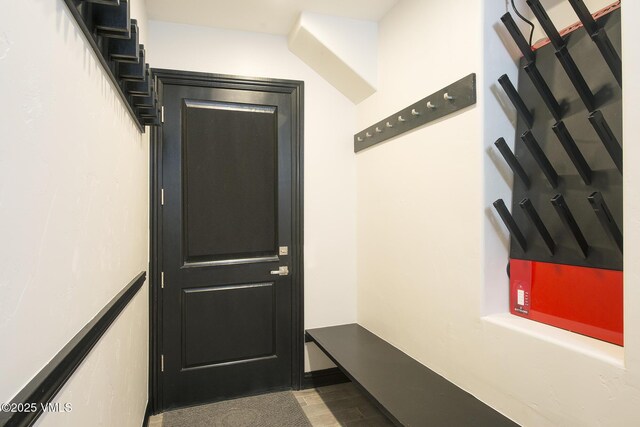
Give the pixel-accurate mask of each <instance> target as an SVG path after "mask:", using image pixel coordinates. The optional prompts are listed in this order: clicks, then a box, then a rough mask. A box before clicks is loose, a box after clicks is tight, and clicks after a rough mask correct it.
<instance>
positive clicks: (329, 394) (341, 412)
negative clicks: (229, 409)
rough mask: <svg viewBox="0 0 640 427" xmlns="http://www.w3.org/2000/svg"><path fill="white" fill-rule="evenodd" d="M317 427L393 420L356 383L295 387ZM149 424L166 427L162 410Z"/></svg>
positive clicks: (382, 425)
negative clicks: (310, 387)
mask: <svg viewBox="0 0 640 427" xmlns="http://www.w3.org/2000/svg"><path fill="white" fill-rule="evenodd" d="M293 395H294V396H295V398H296V399H297V400H298V403H299V404H300V406H301V407H302V410H303V411H304V413H305V415H306V416H307V418H309V421H310V422H311V424H312V425H313V426H314V427H336V426H344V427H392V426H393V424H392V423H391V421H389V420H388V419H387V418H386V417H385V416H384V415H383V414H382V413H381V412H380V411H379V410H378V409H377V408H376V407H375V406H373V404H372V403H371V402H370V401H369V400H368V399H367V398H365V397H364V396H363V395H362V393H360V391H359V390H358V389H357V388H356V386H354V385H353V384H352V383H345V384H336V385H332V386H328V387H321V388H317V389H308V390H300V391H294V392H293ZM149 427H162V414H160V415H156V416H153V417H151V419H150V420H149Z"/></svg>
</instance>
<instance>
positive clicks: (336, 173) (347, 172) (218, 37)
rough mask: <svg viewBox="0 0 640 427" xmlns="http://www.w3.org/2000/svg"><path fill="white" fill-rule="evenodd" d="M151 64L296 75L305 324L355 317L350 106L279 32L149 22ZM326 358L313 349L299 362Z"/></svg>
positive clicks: (317, 363) (315, 365) (320, 364)
mask: <svg viewBox="0 0 640 427" xmlns="http://www.w3.org/2000/svg"><path fill="white" fill-rule="evenodd" d="M149 43H150V44H151V45H152V49H153V66H154V67H156V68H173V69H180V70H189V71H201V72H207V73H219V74H235V75H243V76H257V77H271V78H282V79H294V80H304V83H305V89H304V90H305V94H304V96H305V104H304V127H305V134H304V157H305V160H304V242H305V243H304V257H305V259H304V263H305V271H304V276H305V277H304V294H305V328H314V327H320V326H329V325H336V324H342V323H352V322H354V321H355V318H356V313H355V307H356V287H355V283H356V278H355V275H356V268H355V258H356V255H355V253H356V251H355V158H354V155H353V143H352V141H353V139H352V138H353V134H354V132H355V131H354V127H353V125H354V123H355V107H354V106H353V104H351V102H350V101H349V100H348V99H347V98H346V97H344V95H342V94H341V93H340V92H338V91H337V90H336V89H335V88H334V87H333V86H331V85H329V84H328V83H327V82H326V81H325V80H323V79H322V78H321V77H320V76H319V75H318V74H316V73H315V72H314V71H313V70H312V69H311V68H309V67H308V66H307V65H306V64H304V63H303V62H302V61H301V60H300V59H298V58H297V57H296V56H295V55H294V54H292V53H291V52H290V51H289V49H288V47H287V39H286V37H284V36H271V35H265V34H258V33H249V32H241V31H230V30H220V29H213V28H206V27H197V26H189V25H182V24H170V23H165V22H159V21H150V22H149ZM327 366H331V364H330V363H328V360H327V359H326V358H325V357H324V356H322V355H321V354H319V353H318V352H317V351H314V350H311V353H309V354H308V355H307V363H306V370H307V371H309V370H316V369H323V368H325V367H327Z"/></svg>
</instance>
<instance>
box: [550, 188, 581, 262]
mask: <svg viewBox="0 0 640 427" xmlns="http://www.w3.org/2000/svg"><path fill="white" fill-rule="evenodd" d="M551 204H552V205H553V208H554V209H555V210H556V212H557V213H558V216H559V217H560V220H561V221H562V223H563V224H564V225H565V227H567V229H568V230H569V232H570V233H571V235H572V236H573V238H574V239H575V241H576V243H578V246H580V250H581V251H582V254H583V255H584V257H585V258H586V257H587V256H589V244H588V243H587V240H586V239H585V238H584V235H583V234H582V231H581V230H580V227H578V223H576V220H575V218H574V217H573V214H572V213H571V210H570V209H569V206H568V205H567V202H566V201H565V200H564V197H562V195H561V194H556V195H555V196H554V197H553V198H552V199H551Z"/></svg>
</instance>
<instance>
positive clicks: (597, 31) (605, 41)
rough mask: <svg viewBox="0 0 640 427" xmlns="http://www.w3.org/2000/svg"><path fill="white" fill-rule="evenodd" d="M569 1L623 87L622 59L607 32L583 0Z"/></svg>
mask: <svg viewBox="0 0 640 427" xmlns="http://www.w3.org/2000/svg"><path fill="white" fill-rule="evenodd" d="M569 3H570V4H571V7H573V10H574V11H575V12H576V15H578V18H580V22H582V25H583V26H584V28H585V30H586V31H587V33H588V34H589V36H591V39H592V40H593V42H594V43H595V44H596V47H597V48H598V50H599V51H600V53H601V54H602V57H603V58H604V60H605V62H606V63H607V65H608V66H609V69H610V70H611V72H612V73H613V76H614V77H615V79H616V81H617V82H618V85H620V87H622V60H621V59H620V55H618V52H616V49H615V48H614V47H613V44H612V43H611V40H610V39H609V36H607V32H606V31H605V30H604V28H602V27H601V26H600V25H598V23H597V22H596V20H595V19H593V16H591V13H589V9H588V8H587V6H586V5H585V4H584V2H583V1H582V0H569Z"/></svg>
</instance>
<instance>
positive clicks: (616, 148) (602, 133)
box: [589, 110, 622, 173]
mask: <svg viewBox="0 0 640 427" xmlns="http://www.w3.org/2000/svg"><path fill="white" fill-rule="evenodd" d="M589 122H591V126H593V128H594V129H595V131H596V133H597V134H598V136H599V137H600V140H601V141H602V144H603V145H604V148H606V149H607V152H608V153H609V156H611V160H613V163H614V164H615V165H616V168H618V170H619V171H620V173H622V147H621V146H620V143H619V142H618V139H617V138H616V137H615V135H614V134H613V132H612V131H611V128H610V127H609V124H608V123H607V121H606V120H605V118H604V116H603V115H602V112H601V111H600V110H596V111H594V112H593V113H591V114H589Z"/></svg>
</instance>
